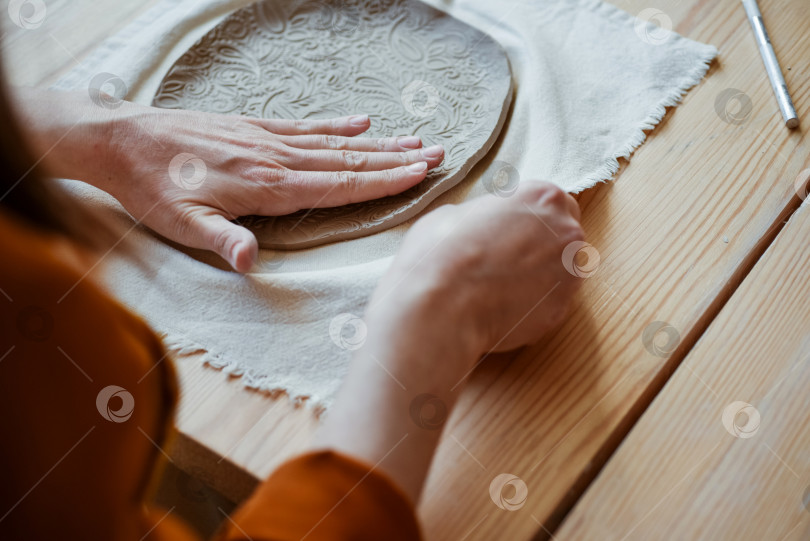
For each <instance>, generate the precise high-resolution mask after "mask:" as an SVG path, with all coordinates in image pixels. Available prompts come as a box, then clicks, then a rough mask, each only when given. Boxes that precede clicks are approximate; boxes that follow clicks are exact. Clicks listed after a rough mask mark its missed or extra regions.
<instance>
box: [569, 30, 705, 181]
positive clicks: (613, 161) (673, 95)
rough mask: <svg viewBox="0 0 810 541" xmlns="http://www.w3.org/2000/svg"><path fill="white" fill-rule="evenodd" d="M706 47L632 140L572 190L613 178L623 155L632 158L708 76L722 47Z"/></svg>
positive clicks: (639, 127)
mask: <svg viewBox="0 0 810 541" xmlns="http://www.w3.org/2000/svg"><path fill="white" fill-rule="evenodd" d="M704 48H705V51H704V52H703V53H702V54H701V55H700V56H699V57H698V59H697V60H698V62H697V65H696V66H695V67H694V68H693V69H692V71H691V72H690V73H689V74H687V75H686V76H685V77H684V78H683V80H682V81H681V82H680V83H679V84H678V85H676V86H675V88H673V89H672V91H671V92H670V93H669V94H668V95H667V96H666V97H665V98H664V99H662V100H661V101H660V102H659V103H658V104H656V105H655V106H654V107H653V109H652V111H651V112H650V113H649V114H648V115H647V117H646V118H645V119H644V120H642V121H641V122H639V123H638V125H637V126H636V127H635V128H633V133H632V135H631V137H630V140H629V141H627V143H625V144H624V145H622V146H621V148H620V149H618V150H617V151H616V152H615V153H614V154H613V156H612V157H610V158H608V159H607V160H606V161H605V164H604V165H603V166H602V167H600V168H599V169H597V170H596V171H594V172H593V173H591V174H589V175H587V176H586V177H585V178H583V179H582V180H581V181H579V182H577V183H576V184H575V185H574V186H573V187H571V188H569V191H570V192H571V193H580V192H582V191H583V190H587V189H588V188H592V187H593V186H596V185H597V184H599V183H605V182H607V181H608V180H611V179H612V178H613V176H614V175H615V174H616V172H617V171H618V170H619V159H620V158H625V159H629V158H630V156H632V154H633V152H635V151H636V149H637V148H638V147H640V146H641V145H642V144H643V143H644V141H646V140H647V132H648V131H650V130H652V129H653V128H655V127H656V126H657V125H658V123H659V122H661V120H663V119H664V116H666V114H667V107H675V106H677V105H679V104H680V103H681V101H682V100H683V98H684V96H686V93H687V92H689V90H690V89H692V88H693V87H695V86H697V84H698V83H700V81H702V80H703V78H704V77H705V76H706V72H708V71H709V67H710V66H711V63H712V62H713V61H714V59H715V58H717V55H718V50H717V48H716V47H714V46H712V45H704Z"/></svg>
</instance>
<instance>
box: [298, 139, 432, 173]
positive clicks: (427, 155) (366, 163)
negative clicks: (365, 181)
mask: <svg viewBox="0 0 810 541" xmlns="http://www.w3.org/2000/svg"><path fill="white" fill-rule="evenodd" d="M443 159H444V149H443V148H442V147H441V146H440V145H434V146H432V147H428V148H423V149H419V150H411V151H409V152H361V151H359V150H299V151H296V152H293V153H292V154H291V156H290V160H289V163H287V164H285V165H286V166H287V167H288V168H289V169H292V170H298V171H382V170H383V169H393V168H395V167H399V166H402V165H410V164H412V163H419V162H427V164H428V168H433V167H436V166H437V165H439V164H440V163H441V162H442V160H443Z"/></svg>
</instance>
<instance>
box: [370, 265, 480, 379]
mask: <svg viewBox="0 0 810 541" xmlns="http://www.w3.org/2000/svg"><path fill="white" fill-rule="evenodd" d="M465 294H466V293H465V291H464V288H458V287H454V286H452V285H451V284H450V283H449V282H448V281H447V280H443V279H441V277H440V276H438V275H433V276H432V275H431V274H430V273H429V272H423V271H421V270H420V272H419V274H417V273H416V272H414V273H410V274H402V273H398V272H396V271H393V272H389V273H388V274H387V275H386V277H385V278H384V279H383V281H382V282H381V283H380V286H379V287H378V288H377V290H376V291H375V293H374V295H373V297H372V299H371V302H370V303H369V308H368V310H367V312H366V319H367V320H368V325H369V341H370V342H371V341H372V339H373V338H374V337H375V335H379V336H380V337H381V340H380V341H381V342H385V344H382V347H383V348H388V349H392V348H390V345H388V344H390V343H392V342H393V343H394V344H396V345H397V346H399V347H398V348H397V349H414V350H415V351H414V354H415V355H414V357H411V358H408V356H406V358H405V360H404V362H406V363H408V364H409V365H410V367H411V368H414V366H413V365H414V364H418V363H419V362H423V361H424V362H427V363H429V364H430V365H431V369H433V370H435V369H436V367H437V363H436V360H437V359H439V360H440V363H438V364H440V365H441V367H442V369H443V371H446V372H453V374H448V375H451V376H454V375H456V373H459V372H460V373H462V374H466V373H467V371H469V369H470V368H471V367H472V366H473V365H474V364H475V362H477V360H478V358H479V356H480V355H481V354H482V353H483V352H484V344H485V336H484V334H483V333H482V332H480V329H479V328H478V324H477V321H476V318H475V317H474V315H473V314H474V312H473V311H472V310H470V306H469V302H468V301H467V299H465ZM372 345H373V342H372Z"/></svg>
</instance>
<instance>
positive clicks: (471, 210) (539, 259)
mask: <svg viewBox="0 0 810 541" xmlns="http://www.w3.org/2000/svg"><path fill="white" fill-rule="evenodd" d="M579 218H580V212H579V206H578V204H577V202H576V201H575V200H574V198H573V197H571V196H570V195H569V194H567V193H565V192H564V191H562V190H561V189H560V188H558V187H556V186H554V185H553V184H549V183H545V182H525V183H523V184H522V185H521V187H520V188H519V189H518V190H517V191H516V192H515V193H514V194H512V195H511V196H509V197H506V198H501V197H496V196H490V195H488V196H484V197H482V198H477V199H474V200H471V201H467V202H465V203H463V204H460V205H445V206H443V207H440V208H438V209H436V210H435V211H433V212H431V213H430V214H427V215H426V216H425V217H424V218H422V219H420V220H419V221H418V222H417V223H416V224H415V225H414V226H413V227H412V228H411V230H410V231H409V232H408V234H407V236H406V238H405V240H404V242H403V244H402V246H401V248H400V250H399V253H398V254H397V256H396V258H395V260H394V262H393V264H392V267H391V269H390V270H389V272H388V274H387V275H386V276H385V278H384V279H383V280H382V281H381V283H380V285H379V287H378V289H377V291H376V292H375V295H374V297H373V298H372V300H371V303H370V307H369V310H370V312H372V314H371V318H372V320H375V319H376V320H388V321H390V322H395V321H396V320H397V318H398V316H392V315H391V314H386V316H387V317H381V316H382V314H380V313H379V312H380V311H387V310H388V309H389V308H393V309H394V310H396V311H397V312H400V313H401V312H402V311H403V310H408V307H409V306H415V305H421V306H424V305H425V304H429V305H430V308H429V309H428V310H427V311H438V312H439V313H438V314H435V317H432V318H431V320H432V321H431V325H433V326H439V327H446V328H445V329H444V330H445V334H446V336H448V339H450V340H459V339H460V338H462V336H463V339H465V340H467V341H468V342H469V343H472V344H475V347H474V350H473V351H475V352H477V353H478V354H479V355H480V354H483V353H486V352H489V351H508V350H511V349H514V348H517V347H520V346H523V345H526V344H528V343H532V342H535V341H536V340H537V339H539V337H540V336H541V335H542V334H544V333H545V332H546V331H547V330H549V329H550V328H551V327H553V326H554V325H556V324H558V323H559V322H560V320H561V319H562V317H563V316H564V315H565V313H566V311H567V309H568V305H569V303H570V301H571V298H572V295H573V293H574V291H575V290H576V288H577V286H578V284H579V282H580V281H581V280H580V278H578V277H577V276H575V274H574V273H572V272H570V271H569V270H568V269H572V268H574V267H572V265H574V262H573V257H574V255H575V253H576V252H577V250H576V248H577V245H572V247H573V248H574V249H573V252H572V250H571V249H569V250H568V251H566V253H565V254H564V251H565V249H566V247H567V246H569V245H571V243H573V242H577V241H582V239H583V232H582V228H581V227H580V224H579ZM568 252H572V253H568ZM566 257H568V258H569V259H571V260H572V261H569V262H568V268H566V265H565V263H564V258H566ZM422 313H425V311H424V310H423V312H422ZM473 362H474V361H473Z"/></svg>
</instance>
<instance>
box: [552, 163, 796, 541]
mask: <svg viewBox="0 0 810 541" xmlns="http://www.w3.org/2000/svg"><path fill="white" fill-rule="evenodd" d="M807 173H808V175H810V170H808V171H807ZM808 238H810V204H805V205H803V206H802V207H801V208H800V209H799V210H798V211H797V212H796V214H794V215H793V217H792V219H791V220H790V222H788V224H787V225H786V226H785V227H784V229H782V231H781V232H780V234H779V236H778V237H777V239H776V241H774V243H773V244H772V245H771V247H770V248H769V249H768V251H767V252H766V253H765V255H764V256H763V257H762V259H760V261H759V262H758V263H757V265H756V267H754V270H753V271H752V272H751V274H750V275H749V276H748V277H746V279H745V281H744V282H743V283H742V284H741V285H740V287H739V288H738V289H737V291H736V292H735V293H734V296H733V297H732V298H731V300H730V301H729V302H728V303H727V304H726V305H725V306H724V307H723V310H722V311H721V312H720V314H719V315H718V316H717V318H716V319H715V320H714V321H713V322H712V324H711V326H710V327H709V328H708V330H707V331H706V333H705V334H704V335H703V337H702V338H701V339H700V341H699V342H698V344H696V345H695V347H694V348H693V349H692V350H691V351H690V352H689V354H688V355H687V356H686V359H684V361H683V362H682V363H681V366H680V367H679V369H678V371H677V372H676V373H675V374H674V376H673V377H672V379H670V381H669V382H668V383H667V385H666V386H665V387H664V389H663V390H662V391H661V393H660V394H659V395H658V396H657V397H656V399H655V401H654V402H653V403H652V405H651V406H650V407H649V408H648V409H647V411H646V412H645V413H644V415H643V416H642V418H641V420H640V421H639V422H638V424H637V425H636V426H635V428H633V430H632V432H631V433H630V435H629V436H628V437H627V438H626V439H625V440H624V442H623V443H622V445H621V447H620V449H619V451H618V452H617V453H616V454H615V455H614V456H613V458H612V459H611V460H610V462H609V463H608V464H607V466H606V467H605V469H604V470H603V471H602V473H601V474H600V475H599V477H598V478H597V480H596V481H595V482H594V484H593V485H592V486H591V488H590V489H589V490H588V492H587V493H586V494H585V496H584V497H583V498H582V499H581V500H580V501H579V503H578V504H577V506H576V507H575V508H574V510H573V511H572V513H571V514H570V515H569V516H568V518H567V519H566V522H565V523H564V525H563V528H562V529H561V530H560V531H559V532H557V533H556V537H557V539H558V540H560V541H562V540H564V539H602V540H614V539H664V538H667V539H717V540H721V539H729V540H732V539H779V540H782V541H787V540H799V539H810V392H808V391H810V347H809V346H810V303H808V299H810V281H808V279H807V275H808V269H810V249H808V247H807V240H808Z"/></svg>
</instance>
